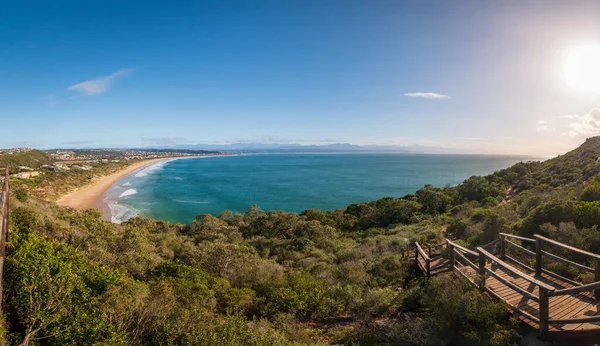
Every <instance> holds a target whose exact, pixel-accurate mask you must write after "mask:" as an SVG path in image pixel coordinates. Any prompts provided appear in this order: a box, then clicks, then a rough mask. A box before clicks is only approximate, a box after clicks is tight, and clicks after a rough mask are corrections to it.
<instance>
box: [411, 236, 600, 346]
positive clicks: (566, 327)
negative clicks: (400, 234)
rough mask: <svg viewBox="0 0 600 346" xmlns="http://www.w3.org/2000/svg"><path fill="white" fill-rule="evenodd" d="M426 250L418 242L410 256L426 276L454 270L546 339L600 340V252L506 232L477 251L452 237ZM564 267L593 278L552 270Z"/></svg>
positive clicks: (538, 237)
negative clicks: (581, 279) (575, 277)
mask: <svg viewBox="0 0 600 346" xmlns="http://www.w3.org/2000/svg"><path fill="white" fill-rule="evenodd" d="M528 247H529V248H530V249H529V248H528ZM426 249H427V251H425V250H424V249H423V247H422V246H421V245H420V244H419V243H418V242H415V243H414V253H413V252H410V254H411V257H412V256H414V260H415V265H416V266H417V267H418V268H419V269H420V270H421V271H422V272H423V274H424V275H425V276H426V277H427V278H429V277H431V276H433V275H437V274H440V273H443V272H447V271H452V272H453V273H454V274H456V275H458V276H460V277H461V278H463V279H465V280H466V281H467V282H468V283H470V284H471V285H473V286H475V287H478V288H479V289H480V290H481V291H482V292H486V293H487V294H489V295H490V296H492V297H494V298H497V299H499V300H502V301H504V302H505V303H506V304H508V306H509V307H510V308H511V309H512V310H513V311H514V312H515V313H517V314H518V315H519V317H520V319H521V320H522V321H524V322H525V323H527V324H529V325H530V326H532V327H534V328H536V329H538V330H539V334H540V337H541V338H542V339H543V340H555V341H559V340H569V341H579V342H597V341H599V340H600V306H599V304H600V299H599V298H600V255H598V254H594V253H591V252H587V251H584V250H581V249H577V248H574V247H572V246H569V245H566V244H563V243H560V242H557V241H555V240H552V239H549V238H546V237H543V236H541V235H537V234H536V235H534V238H524V237H519V236H515V235H511V234H505V233H501V234H500V238H499V239H496V240H494V241H493V242H491V243H489V244H486V245H484V246H481V247H478V248H477V249H476V251H473V250H470V249H467V248H465V247H463V246H460V245H458V244H456V243H454V242H452V241H450V240H446V241H445V242H443V243H440V244H437V245H430V246H426ZM562 254H569V255H570V258H576V259H577V260H569V259H567V258H564V257H562V256H560V255H562ZM563 256H564V255H563ZM555 263H556V264H559V266H556V265H551V264H555ZM582 263H583V264H582ZM560 266H562V267H563V268H566V267H570V268H572V269H576V270H577V271H579V272H581V273H588V274H586V275H587V277H589V278H590V280H593V281H592V282H591V283H588V284H581V283H579V282H576V281H574V280H571V279H568V278H566V277H564V276H561V275H559V274H558V273H556V272H555V270H552V268H561V267H560Z"/></svg>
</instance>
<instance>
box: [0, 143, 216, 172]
mask: <svg viewBox="0 0 600 346" xmlns="http://www.w3.org/2000/svg"><path fill="white" fill-rule="evenodd" d="M213 155H224V153H222V152H218V151H205V150H168V149H69V150H65V149H55V150H43V151H42V150H36V149H31V148H12V149H0V167H9V168H10V169H9V171H10V173H11V174H10V176H11V177H12V178H19V179H29V178H34V177H38V176H41V175H44V173H45V172H66V171H93V170H95V169H97V168H98V167H102V166H105V165H111V164H112V165H115V164H116V165H119V164H124V161H129V160H149V159H158V158H170V157H188V156H213ZM23 162H29V163H28V164H27V163H26V164H22V163H23Z"/></svg>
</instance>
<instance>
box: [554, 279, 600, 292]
mask: <svg viewBox="0 0 600 346" xmlns="http://www.w3.org/2000/svg"><path fill="white" fill-rule="evenodd" d="M597 288H600V281H597V282H592V283H590V284H587V285H581V286H576V287H569V288H563V289H560V290H556V291H554V292H551V293H549V294H548V295H549V296H562V295H565V294H571V293H579V292H581V291H591V290H595V289H597Z"/></svg>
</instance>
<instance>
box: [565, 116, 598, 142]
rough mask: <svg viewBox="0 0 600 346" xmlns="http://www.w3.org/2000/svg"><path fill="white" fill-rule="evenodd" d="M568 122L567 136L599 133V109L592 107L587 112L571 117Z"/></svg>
mask: <svg viewBox="0 0 600 346" xmlns="http://www.w3.org/2000/svg"><path fill="white" fill-rule="evenodd" d="M568 119H573V120H574V121H573V122H571V123H569V128H570V129H571V130H570V131H569V136H571V137H588V136H596V135H598V134H600V109H592V110H591V111H589V112H588V113H587V114H585V115H582V116H577V117H573V118H568Z"/></svg>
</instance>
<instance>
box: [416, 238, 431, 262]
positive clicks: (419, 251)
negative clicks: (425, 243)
mask: <svg viewBox="0 0 600 346" xmlns="http://www.w3.org/2000/svg"><path fill="white" fill-rule="evenodd" d="M415 246H416V248H417V252H418V253H419V255H421V257H423V259H424V260H428V259H429V256H427V254H426V253H425V251H423V248H422V247H421V245H419V242H415Z"/></svg>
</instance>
